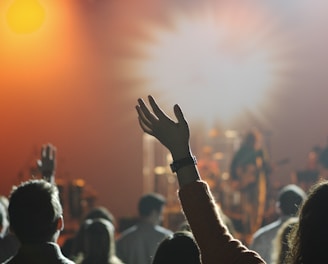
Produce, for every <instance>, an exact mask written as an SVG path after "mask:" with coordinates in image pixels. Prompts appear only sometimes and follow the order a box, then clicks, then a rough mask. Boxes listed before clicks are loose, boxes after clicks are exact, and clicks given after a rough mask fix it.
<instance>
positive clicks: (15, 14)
mask: <svg viewBox="0 0 328 264" xmlns="http://www.w3.org/2000/svg"><path fill="white" fill-rule="evenodd" d="M6 20H7V23H8V25H9V27H10V29H11V30H12V31H13V32H15V33H17V34H29V33H33V32H35V31H37V30H38V29H40V28H41V26H42V24H43V23H44V20H45V9H44V7H43V6H42V5H41V3H40V2H39V1H38V0H14V1H13V2H12V4H11V5H10V6H9V8H8V11H7V15H6Z"/></svg>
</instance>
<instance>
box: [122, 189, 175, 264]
mask: <svg viewBox="0 0 328 264" xmlns="http://www.w3.org/2000/svg"><path fill="white" fill-rule="evenodd" d="M165 203H166V201H165V198H164V197H163V196H162V195H160V194H156V193H149V194H145V195H143V196H142V197H141V198H140V200H139V204H138V212H139V217H140V219H139V221H138V223H137V224H136V225H134V226H132V227H130V228H128V229H127V230H125V231H123V232H122V233H121V236H120V237H119V238H118V239H117V243H116V245H117V256H118V257H119V258H120V259H121V260H122V261H123V262H124V263H126V264H147V263H151V262H152V258H153V257H154V254H155V252H156V249H157V247H158V244H159V243H160V242H161V241H162V240H163V239H164V238H165V237H167V236H168V235H171V234H172V231H171V230H168V229H166V228H164V227H162V226H160V223H161V221H162V217H163V208H164V205H165Z"/></svg>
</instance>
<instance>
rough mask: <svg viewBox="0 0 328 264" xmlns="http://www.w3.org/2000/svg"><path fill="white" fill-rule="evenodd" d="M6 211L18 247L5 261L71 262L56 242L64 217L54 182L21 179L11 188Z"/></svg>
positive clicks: (37, 263)
mask: <svg viewBox="0 0 328 264" xmlns="http://www.w3.org/2000/svg"><path fill="white" fill-rule="evenodd" d="M8 211H9V220H10V228H11V230H12V231H13V232H14V233H15V235H16V236H17V238H18V239H19V241H20V242H21V247H20V248H19V250H18V252H17V254H16V255H15V256H14V257H12V258H11V259H9V260H8V261H6V262H5V263H9V264H11V263H25V264H26V263H34V264H41V263H51V264H52V263H65V264H69V263H73V262H72V261H70V260H69V259H67V258H66V257H64V256H63V255H62V253H61V251H60V248H59V246H58V244H57V243H56V242H57V238H58V236H59V233H60V231H61V230H62V229H63V227H64V220H63V216H62V213H63V212H62V206H61V204H60V202H59V195H58V189H57V187H56V186H55V185H53V184H50V183H49V182H46V181H45V180H30V181H27V182H23V183H22V184H21V185H19V186H18V187H14V188H13V191H12V193H11V195H10V201H9V208H8Z"/></svg>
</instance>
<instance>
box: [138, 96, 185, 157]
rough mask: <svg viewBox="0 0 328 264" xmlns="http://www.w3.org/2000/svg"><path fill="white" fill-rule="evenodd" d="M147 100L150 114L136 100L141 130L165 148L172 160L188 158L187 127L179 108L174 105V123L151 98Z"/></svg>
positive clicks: (139, 100) (147, 109)
mask: <svg viewBox="0 0 328 264" xmlns="http://www.w3.org/2000/svg"><path fill="white" fill-rule="evenodd" d="M148 100H149V104H150V106H151V109H152V112H151V111H150V109H149V108H148V107H147V106H146V104H145V102H144V101H143V100H142V99H138V105H137V106H136V109H137V112H138V119H139V124H140V126H141V128H142V130H143V131H144V132H145V133H147V134H149V135H152V136H154V137H155V138H157V139H158V140H159V141H160V142H161V143H162V144H163V145H164V146H165V147H167V148H168V149H169V151H170V152H171V154H172V156H173V159H174V160H178V159H181V158H185V157H187V156H190V148H189V138H190V132H189V126H188V123H187V121H186V120H185V118H184V116H183V113H182V111H181V109H180V107H179V106H178V105H174V114H175V116H176V118H177V121H178V122H174V121H173V120H172V119H171V118H170V117H168V116H167V115H166V114H165V113H164V112H163V110H162V109H161V108H160V107H159V106H158V104H157V103H156V101H155V99H154V98H153V97H152V96H148Z"/></svg>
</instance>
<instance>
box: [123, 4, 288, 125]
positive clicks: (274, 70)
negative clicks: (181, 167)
mask: <svg viewBox="0 0 328 264" xmlns="http://www.w3.org/2000/svg"><path fill="white" fill-rule="evenodd" d="M271 19H272V20H270V16H268V15H267V14H266V13H265V12H261V11H260V10H256V9H255V8H254V9H250V8H243V7H238V6H235V5H234V6H231V7H230V8H220V9H218V10H214V9H213V8H212V9H211V8H204V9H199V10H196V11H195V10H194V11H192V12H190V13H189V12H184V13H183V12H176V13H173V15H172V16H171V17H170V23H168V26H167V27H165V26H163V25H156V24H155V23H154V24H153V25H151V23H149V22H148V23H147V25H145V32H147V33H146V34H147V35H148V38H147V39H146V38H145V39H144V40H142V39H140V41H138V40H136V41H134V42H133V43H134V44H133V45H134V48H135V50H136V51H137V56H136V57H135V58H132V59H131V58H130V59H127V61H126V62H125V63H126V64H125V65H126V66H127V67H124V70H125V73H124V74H125V78H126V77H127V78H131V79H135V80H140V79H141V80H145V81H144V83H143V85H144V87H146V89H147V88H148V89H149V90H150V91H153V90H154V89H157V90H158V93H159V94H161V100H163V101H167V102H179V104H181V106H183V109H184V110H185V112H187V113H189V117H191V118H193V119H194V120H199V119H200V120H202V121H205V122H207V123H211V122H215V120H219V121H220V122H222V123H224V124H227V123H229V122H232V121H233V120H234V119H235V118H238V117H239V116H240V115H241V114H243V113H244V112H245V111H249V112H254V111H256V110H257V109H256V107H257V106H258V105H259V104H263V103H264V102H265V100H267V99H268V94H269V93H270V90H271V89H272V88H273V87H275V86H277V83H279V82H280V78H281V77H280V76H279V72H280V70H281V64H282V63H281V62H282V59H281V58H280V57H279V56H280V55H279V54H283V52H282V50H283V49H284V46H282V45H281V43H283V39H282V38H281V36H280V35H279V34H277V29H276V28H275V26H276V24H275V20H274V19H273V18H271ZM131 42H132V41H131ZM136 83H137V82H136Z"/></svg>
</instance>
